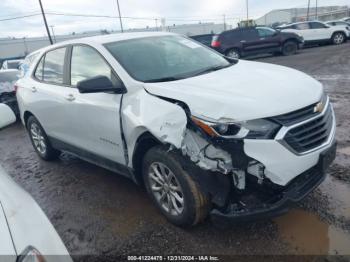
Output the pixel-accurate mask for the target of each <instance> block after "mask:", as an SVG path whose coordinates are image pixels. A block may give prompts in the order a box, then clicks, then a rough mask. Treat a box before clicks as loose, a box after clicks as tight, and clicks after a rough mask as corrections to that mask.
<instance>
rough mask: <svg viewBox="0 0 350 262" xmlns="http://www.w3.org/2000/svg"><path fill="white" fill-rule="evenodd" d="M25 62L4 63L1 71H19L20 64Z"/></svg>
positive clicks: (7, 61) (12, 61)
mask: <svg viewBox="0 0 350 262" xmlns="http://www.w3.org/2000/svg"><path fill="white" fill-rule="evenodd" d="M22 61H23V60H6V61H4V62H3V63H2V67H1V70H7V69H17V70H18V69H19V64H20V63H21V62H22Z"/></svg>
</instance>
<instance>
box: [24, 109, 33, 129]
mask: <svg viewBox="0 0 350 262" xmlns="http://www.w3.org/2000/svg"><path fill="white" fill-rule="evenodd" d="M31 116H34V114H33V113H32V112H30V111H25V112H24V114H23V121H24V123H23V124H24V126H25V127H27V122H28V119H29V117H31ZM34 117H35V116H34Z"/></svg>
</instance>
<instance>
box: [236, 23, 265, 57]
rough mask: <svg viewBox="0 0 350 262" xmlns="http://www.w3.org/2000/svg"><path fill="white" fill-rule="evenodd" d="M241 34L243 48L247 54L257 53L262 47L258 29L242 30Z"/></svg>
mask: <svg viewBox="0 0 350 262" xmlns="http://www.w3.org/2000/svg"><path fill="white" fill-rule="evenodd" d="M241 36H242V37H241V43H242V48H243V52H244V53H245V54H249V53H256V52H257V51H258V50H259V49H260V48H262V43H261V40H260V37H259V34H258V30H256V29H255V28H249V29H244V30H242V33H241Z"/></svg>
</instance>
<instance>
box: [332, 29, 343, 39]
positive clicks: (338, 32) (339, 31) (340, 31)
mask: <svg viewBox="0 0 350 262" xmlns="http://www.w3.org/2000/svg"><path fill="white" fill-rule="evenodd" d="M335 34H342V35H344V37H345V41H346V33H345V32H344V31H342V30H338V31H335V32H333V34H332V37H331V39H333V37H334V35H335Z"/></svg>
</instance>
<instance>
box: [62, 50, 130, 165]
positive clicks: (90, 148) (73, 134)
mask: <svg viewBox="0 0 350 262" xmlns="http://www.w3.org/2000/svg"><path fill="white" fill-rule="evenodd" d="M70 57H71V59H70V61H71V63H70V72H69V78H70V79H69V81H70V86H71V87H70V91H69V94H68V97H69V98H70V99H69V102H68V104H67V107H66V112H67V115H66V123H65V125H66V126H67V128H68V129H69V130H67V136H66V138H65V139H66V141H67V142H68V143H69V144H70V145H73V146H74V147H75V148H77V149H81V150H82V153H83V156H84V153H85V154H88V155H87V157H89V158H90V157H93V155H95V156H98V157H101V158H103V159H108V160H111V161H113V162H117V163H120V164H125V156H124V148H123V143H122V136H121V126H120V116H119V109H120V105H121V98H122V95H121V94H114V93H94V94H81V93H79V91H78V89H77V88H76V86H77V83H78V82H79V81H82V80H86V79H89V78H93V77H96V76H106V77H108V78H109V79H110V80H111V82H112V83H114V84H116V83H117V82H119V81H121V80H120V79H119V77H118V75H117V74H116V72H115V71H114V70H113V69H112V67H111V66H110V65H109V63H108V62H107V61H106V60H105V59H104V58H103V56H102V55H101V54H100V53H99V52H98V51H97V50H96V49H94V48H93V47H91V46H87V45H73V46H72V49H71V50H70Z"/></svg>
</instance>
